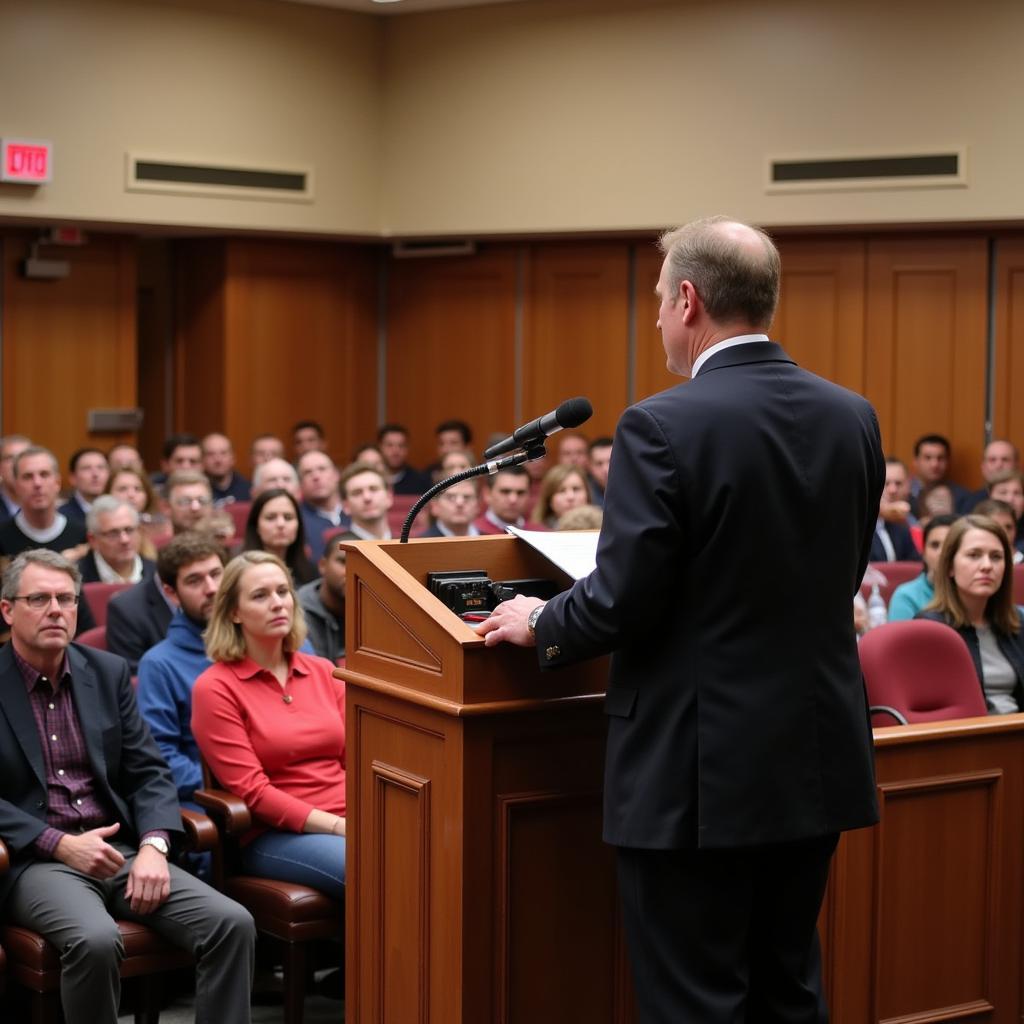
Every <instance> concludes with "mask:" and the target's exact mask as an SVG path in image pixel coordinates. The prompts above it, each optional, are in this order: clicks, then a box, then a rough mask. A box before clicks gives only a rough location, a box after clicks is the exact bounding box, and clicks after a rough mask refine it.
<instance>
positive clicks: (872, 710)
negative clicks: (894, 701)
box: [868, 704, 910, 725]
mask: <svg viewBox="0 0 1024 1024" xmlns="http://www.w3.org/2000/svg"><path fill="white" fill-rule="evenodd" d="M868 713H869V714H872V715H874V714H876V713H877V714H880V715H892V717H893V718H895V719H896V724H897V725H910V723H909V722H908V721H907V719H906V716H905V715H904V714H903V713H902V712H901V711H897V710H896V709H895V708H891V707H889V705H888V704H872V705H871V707H869V708H868Z"/></svg>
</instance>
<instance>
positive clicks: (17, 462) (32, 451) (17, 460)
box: [14, 444, 60, 480]
mask: <svg viewBox="0 0 1024 1024" xmlns="http://www.w3.org/2000/svg"><path fill="white" fill-rule="evenodd" d="M33 455H48V456H49V457H50V461H51V462H52V463H53V475H54V476H60V463H59V462H58V461H57V456H56V455H54V454H53V452H51V451H50V449H49V448H44V447H42V445H38V444H30V445H29V446H28V447H27V448H26V449H25V450H24V451H21V452H18V454H17V455H15V456H14V479H15V480H17V479H18V470H19V469H20V468H21V460H22V459H30V458H31V457H32V456H33Z"/></svg>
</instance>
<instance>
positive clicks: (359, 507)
mask: <svg viewBox="0 0 1024 1024" xmlns="http://www.w3.org/2000/svg"><path fill="white" fill-rule="evenodd" d="M338 487H339V490H340V491H341V501H342V505H343V507H344V509H345V514H346V515H347V516H348V517H349V518H350V519H351V520H352V525H351V526H350V527H349V529H348V532H347V533H345V534H342V536H343V537H344V538H345V539H346V540H390V539H391V527H390V525H389V524H388V510H389V509H390V508H391V505H392V495H391V488H390V487H389V486H388V481H387V478H386V477H385V476H384V474H383V473H380V472H378V471H377V470H376V469H374V468H373V467H372V466H364V465H363V464H362V463H359V462H356V463H354V464H353V465H351V466H349V467H348V468H347V469H346V470H345V472H344V473H342V474H341V480H340V481H339V483H338Z"/></svg>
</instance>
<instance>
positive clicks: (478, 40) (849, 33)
mask: <svg viewBox="0 0 1024 1024" xmlns="http://www.w3.org/2000/svg"><path fill="white" fill-rule="evenodd" d="M1022 37H1024V4H1021V3H1019V0H1007V2H1002V0H982V2H980V3H976V4H972V5H968V6H965V5H964V4H962V3H961V2H959V0H910V2H902V0H901V2H892V0H866V2H860V3H856V4H854V3H840V2H838V0H774V2H771V3H767V2H763V0H746V2H742V0H729V2H721V0H718V2H707V3H704V2H669V0H665V2H657V0H633V2H630V3H617V2H602V0H559V2H536V0H534V2H529V3H524V4H511V5H507V6H506V5H499V6H497V7H493V8H481V9H477V10H473V11H453V12H445V13H443V14H436V15H432V16H429V17H428V16H426V15H421V16H416V17H408V18H399V19H396V20H394V21H393V22H391V23H389V25H388V31H387V36H386V60H385V70H384V83H385V86H384V87H385V105H384V114H385V116H384V161H385V162H384V173H385V179H384V181H385V185H384V195H385V197H386V198H385V203H384V209H385V215H386V221H385V224H384V227H385V229H386V230H389V231H394V232H398V233H403V232H404V233H416V232H422V233H427V234H429V233H431V232H454V233H459V232H465V233H476V232H488V231H494V232H508V231H524V232H532V231H551V230H555V231H558V230H568V231H576V230H584V229H595V228H596V229H599V230H614V229H619V228H622V229H631V228H646V227H654V226H658V225H662V224H666V223H676V222H681V221H685V220H687V219H689V218H691V217H694V216H698V215H701V214H703V213H706V212H708V211H719V210H727V211H729V212H731V213H733V214H734V215H735V216H738V217H744V218H749V219H752V220H756V221H760V222H763V223H766V224H771V225H807V224H819V223H828V224H845V223H853V224H856V223H873V222H879V223H884V222H923V221H964V220H985V219H989V218H992V219H1004V218H1009V219H1015V218H1020V217H1022V216H1024V190H1022V189H1021V188H1020V182H1021V181H1022V180H1024V142H1022V139H1021V136H1020V133H1019V132H1017V131H1015V130H1014V127H1013V126H1014V125H1015V124H1016V122H1017V120H1018V116H1017V115H1018V111H1019V110H1020V109H1021V108H1022V106H1024V76H1022V75H1021V74H1020V62H1019V46H1020V39H1021V38H1022ZM964 145H966V146H967V147H969V155H968V159H969V174H970V185H969V187H968V188H965V189H964V188H961V189H921V190H907V189H892V190H887V191H863V192H854V193H823V194H822V193H819V194H810V195H784V196H780V195H768V194H766V192H765V188H764V179H765V173H766V172H765V162H766V158H767V157H768V155H769V154H782V155H792V154H803V153H808V154H813V155H817V154H821V153H825V154H832V153H836V154H848V153H851V152H852V153H859V152H863V151H867V152H872V151H874V152H882V153H885V152H887V151H889V150H897V151H906V150H916V149H918V148H919V147H921V148H924V149H929V148H930V147H936V146H939V147H949V146H953V147H958V146H964Z"/></svg>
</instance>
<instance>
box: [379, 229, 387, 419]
mask: <svg viewBox="0 0 1024 1024" xmlns="http://www.w3.org/2000/svg"><path fill="white" fill-rule="evenodd" d="M388 282H389V278H388V259H387V250H385V249H381V253H380V261H379V263H378V265H377V425H378V426H379V425H380V424H382V423H387V421H388Z"/></svg>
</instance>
